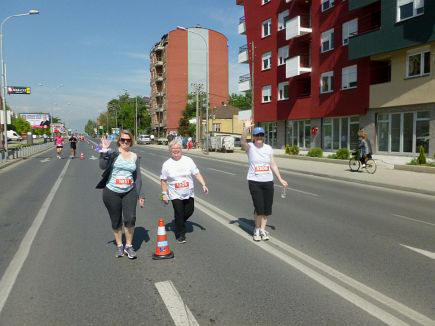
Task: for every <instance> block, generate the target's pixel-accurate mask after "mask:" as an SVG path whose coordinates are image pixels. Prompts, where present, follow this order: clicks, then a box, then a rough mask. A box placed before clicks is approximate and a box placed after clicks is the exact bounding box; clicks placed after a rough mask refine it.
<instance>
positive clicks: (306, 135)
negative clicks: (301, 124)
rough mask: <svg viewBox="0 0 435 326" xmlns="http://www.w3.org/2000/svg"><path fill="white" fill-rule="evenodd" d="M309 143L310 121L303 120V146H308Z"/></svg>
mask: <svg viewBox="0 0 435 326" xmlns="http://www.w3.org/2000/svg"><path fill="white" fill-rule="evenodd" d="M310 145H311V121H310V120H306V121H305V146H304V147H305V148H310Z"/></svg>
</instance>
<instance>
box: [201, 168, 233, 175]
mask: <svg viewBox="0 0 435 326" xmlns="http://www.w3.org/2000/svg"><path fill="white" fill-rule="evenodd" d="M207 170H212V171H216V172H220V173H225V174H229V175H236V174H235V173H231V172H227V171H222V170H218V169H213V168H207Z"/></svg>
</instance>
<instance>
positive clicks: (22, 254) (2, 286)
mask: <svg viewBox="0 0 435 326" xmlns="http://www.w3.org/2000/svg"><path fill="white" fill-rule="evenodd" d="M70 162H71V161H69V160H68V161H67V162H66V164H65V166H64V167H63V169H62V172H61V173H60V175H59V177H58V178H57V180H56V182H55V183H54V185H53V187H52V188H51V190H50V192H49V194H48V196H47V198H46V199H45V201H44V203H43V204H42V206H41V208H40V210H39V212H38V214H37V215H36V217H35V219H34V221H33V223H32V225H31V226H30V228H29V230H28V231H27V233H26V235H25V236H24V238H23V240H21V243H20V246H19V247H18V250H17V252H16V254H15V256H14V258H12V260H11V262H10V263H9V266H8V268H7V269H6V271H5V272H4V274H3V277H2V278H1V280H0V312H1V311H2V310H3V307H4V305H5V303H6V300H7V299H8V297H9V294H10V292H11V290H12V287H13V286H14V284H15V281H16V279H17V276H18V273H19V272H20V270H21V268H22V267H23V264H24V262H25V261H26V259H27V256H28V255H29V252H30V248H31V247H32V243H33V240H35V237H36V234H37V233H38V230H39V228H40V226H41V224H42V222H44V219H45V216H46V215H47V211H48V209H49V208H50V205H51V202H52V201H53V198H54V196H55V194H56V192H57V189H59V186H60V183H61V182H62V180H63V178H64V176H65V173H66V170H67V169H68V166H69V163H70Z"/></svg>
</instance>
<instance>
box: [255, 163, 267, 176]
mask: <svg viewBox="0 0 435 326" xmlns="http://www.w3.org/2000/svg"><path fill="white" fill-rule="evenodd" d="M266 173H270V165H269V164H256V165H255V174H266Z"/></svg>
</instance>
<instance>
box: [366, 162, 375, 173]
mask: <svg viewBox="0 0 435 326" xmlns="http://www.w3.org/2000/svg"><path fill="white" fill-rule="evenodd" d="M366 170H367V172H368V173H370V174H373V173H375V172H376V162H375V161H374V160H373V159H368V160H367V162H366Z"/></svg>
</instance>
